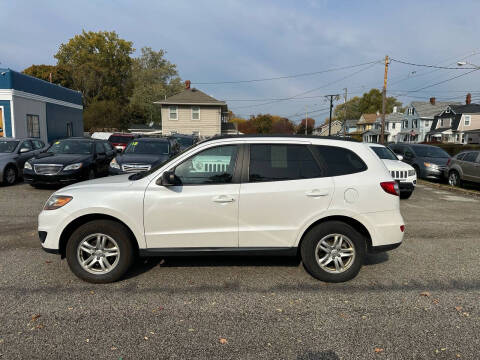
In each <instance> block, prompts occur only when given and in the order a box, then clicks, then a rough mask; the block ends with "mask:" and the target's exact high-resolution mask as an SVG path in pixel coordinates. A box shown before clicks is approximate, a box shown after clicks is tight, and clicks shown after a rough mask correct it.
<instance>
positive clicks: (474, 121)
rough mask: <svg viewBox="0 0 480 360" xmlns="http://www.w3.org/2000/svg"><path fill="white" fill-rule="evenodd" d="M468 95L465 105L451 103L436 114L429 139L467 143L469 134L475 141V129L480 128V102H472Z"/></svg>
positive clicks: (428, 134) (428, 135)
mask: <svg viewBox="0 0 480 360" xmlns="http://www.w3.org/2000/svg"><path fill="white" fill-rule="evenodd" d="M470 101H471V95H470V94H468V95H467V99H466V104H465V105H449V106H448V107H447V108H446V109H445V110H444V111H442V112H441V113H440V114H438V115H437V116H435V118H434V120H433V124H432V127H431V130H430V131H429V132H428V133H427V141H431V142H444V143H456V144H466V143H467V142H468V136H467V135H468V134H470V137H471V138H472V140H471V142H473V141H474V140H473V139H474V138H475V136H474V134H475V131H476V130H477V131H478V130H480V104H472V103H471V102H470Z"/></svg>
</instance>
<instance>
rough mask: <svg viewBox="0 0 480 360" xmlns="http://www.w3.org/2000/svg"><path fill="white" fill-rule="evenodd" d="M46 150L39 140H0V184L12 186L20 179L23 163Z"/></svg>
mask: <svg viewBox="0 0 480 360" xmlns="http://www.w3.org/2000/svg"><path fill="white" fill-rule="evenodd" d="M46 150H47V146H45V143H44V142H43V141H42V140H39V139H13V138H12V139H10V138H2V139H0V183H3V184H5V185H12V184H14V183H15V182H16V181H17V180H18V178H19V177H22V175H23V173H22V169H23V165H24V164H25V162H26V161H27V160H29V159H31V158H32V157H34V156H35V155H38V154H40V153H42V152H44V151H46Z"/></svg>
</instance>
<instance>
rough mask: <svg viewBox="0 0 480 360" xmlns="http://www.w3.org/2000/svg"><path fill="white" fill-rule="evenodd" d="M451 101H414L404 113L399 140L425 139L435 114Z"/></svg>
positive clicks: (414, 140)
mask: <svg viewBox="0 0 480 360" xmlns="http://www.w3.org/2000/svg"><path fill="white" fill-rule="evenodd" d="M448 105H450V103H447V102H439V101H436V100H435V98H434V97H432V98H430V101H412V103H411V104H410V105H409V106H408V107H407V108H406V109H405V113H404V114H403V122H402V130H401V131H400V133H399V134H398V135H397V141H402V142H413V143H419V142H423V141H425V137H426V135H427V133H428V132H429V131H430V128H431V126H432V123H433V119H434V118H435V115H437V114H439V113H441V112H442V111H443V110H445V109H446V108H447V107H448Z"/></svg>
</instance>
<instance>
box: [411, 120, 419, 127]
mask: <svg viewBox="0 0 480 360" xmlns="http://www.w3.org/2000/svg"><path fill="white" fill-rule="evenodd" d="M412 127H413V128H417V127H418V120H417V119H414V120H413V121H412Z"/></svg>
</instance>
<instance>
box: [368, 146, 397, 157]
mask: <svg viewBox="0 0 480 360" xmlns="http://www.w3.org/2000/svg"><path fill="white" fill-rule="evenodd" d="M370 147H371V148H372V150H373V151H375V154H377V155H378V157H379V158H380V159H382V160H398V158H397V157H396V156H395V154H394V153H393V151H392V150H390V149H389V148H387V147H381V146H370Z"/></svg>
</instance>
